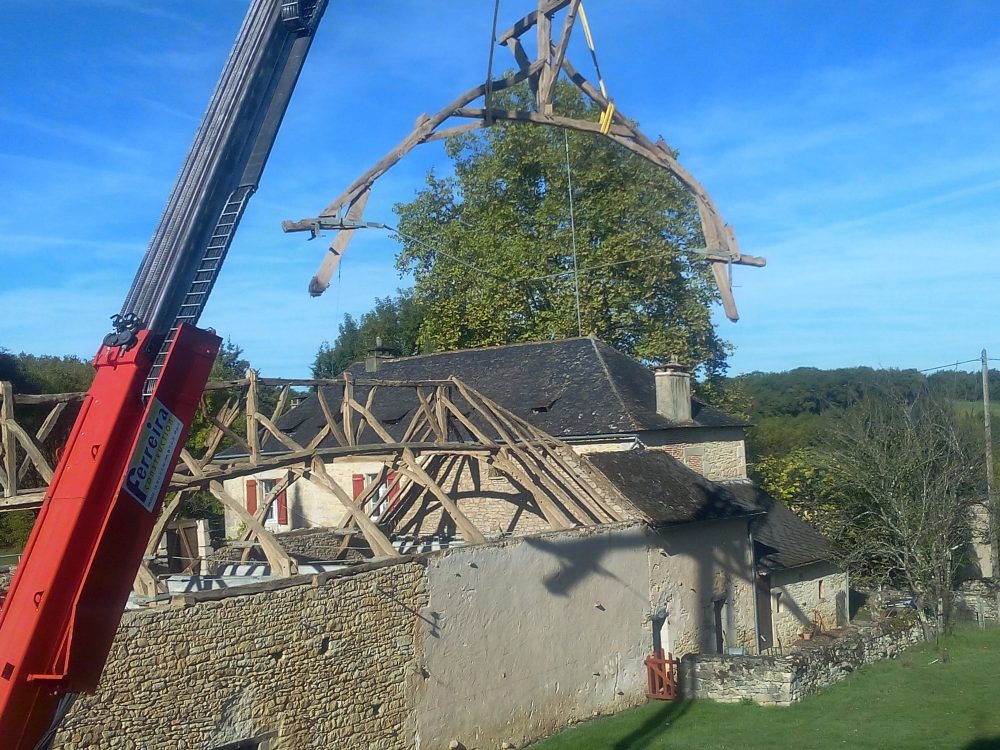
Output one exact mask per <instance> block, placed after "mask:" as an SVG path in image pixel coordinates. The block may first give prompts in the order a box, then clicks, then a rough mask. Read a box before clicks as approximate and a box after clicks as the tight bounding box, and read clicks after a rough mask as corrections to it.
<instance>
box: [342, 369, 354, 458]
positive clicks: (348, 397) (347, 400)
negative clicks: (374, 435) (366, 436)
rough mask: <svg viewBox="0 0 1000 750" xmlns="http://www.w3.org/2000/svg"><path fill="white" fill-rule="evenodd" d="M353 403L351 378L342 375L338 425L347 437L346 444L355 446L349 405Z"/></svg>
mask: <svg viewBox="0 0 1000 750" xmlns="http://www.w3.org/2000/svg"><path fill="white" fill-rule="evenodd" d="M353 401H354V384H353V383H352V382H351V376H350V375H349V374H348V373H346V372H345V373H344V395H343V397H342V398H341V400H340V424H341V425H342V426H343V428H344V435H346V436H347V444H348V445H355V442H354V428H353V427H352V424H353V422H352V421H351V403H352V402H353Z"/></svg>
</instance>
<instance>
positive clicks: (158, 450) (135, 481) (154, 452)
mask: <svg viewBox="0 0 1000 750" xmlns="http://www.w3.org/2000/svg"><path fill="white" fill-rule="evenodd" d="M183 431H184V423H183V422H181V420H179V419H178V418H177V417H175V416H174V415H173V414H172V413H171V411H170V410H169V409H168V408H167V407H166V406H164V405H163V404H161V403H160V402H159V401H158V400H157V399H155V398H154V399H152V400H151V401H150V404H149V410H148V411H147V412H146V424H144V425H143V426H142V431H141V432H140V433H139V442H138V444H137V445H136V448H135V453H133V454H132V460H130V461H129V463H128V472H127V473H126V474H125V491H126V492H128V494H130V495H131V496H132V497H134V498H135V499H136V500H138V501H139V504H140V505H141V506H142V507H143V508H145V509H146V510H148V511H150V512H152V510H153V506H154V505H155V504H156V499H157V498H158V497H159V496H160V489H161V488H162V487H163V482H164V481H165V480H166V478H167V472H168V471H169V470H170V464H171V459H172V458H173V457H174V450H175V449H176V448H177V444H178V443H179V442H180V440H181V433H182V432H183Z"/></svg>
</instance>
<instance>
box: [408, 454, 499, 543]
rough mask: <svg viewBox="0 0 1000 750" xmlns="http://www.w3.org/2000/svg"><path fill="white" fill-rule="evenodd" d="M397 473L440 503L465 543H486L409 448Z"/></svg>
mask: <svg viewBox="0 0 1000 750" xmlns="http://www.w3.org/2000/svg"><path fill="white" fill-rule="evenodd" d="M399 471H400V472H401V473H403V474H407V475H408V476H410V477H411V478H412V479H413V481H415V482H416V483H417V484H421V485H423V486H424V487H426V488H427V489H428V490H429V491H430V493H431V494H432V495H434V497H435V498H437V501H438V502H439V503H441V507H443V508H444V509H445V511H447V513H448V515H450V516H451V517H452V519H454V521H455V526H457V527H458V530H459V531H460V532H462V538H463V539H465V541H466V542H467V543H469V544H483V543H484V542H485V541H486V537H484V536H483V534H482V532H481V531H480V530H479V529H477V528H476V525H475V524H474V523H472V521H470V520H469V517H468V516H466V515H465V513H463V512H462V511H461V510H459V508H458V504H457V503H456V502H455V501H454V500H452V499H451V498H450V497H448V495H447V494H446V493H445V491H444V490H442V489H441V487H440V486H438V484H437V482H435V481H434V479H432V478H431V476H430V474H428V473H427V472H426V471H424V468H423V467H422V466H421V465H420V464H419V463H417V460H416V457H415V456H414V455H413V451H411V450H410V449H409V448H406V449H404V450H403V463H402V464H400V467H399Z"/></svg>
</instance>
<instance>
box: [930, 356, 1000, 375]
mask: <svg viewBox="0 0 1000 750" xmlns="http://www.w3.org/2000/svg"><path fill="white" fill-rule="evenodd" d="M981 361H982V358H981V357H976V358H975V359H967V360H965V361H964V362H949V363H948V364H946V365H939V366H938V367H928V368H927V369H926V370H917V372H933V371H934V370H947V369H949V368H952V367H958V366H959V365H967V364H969V363H970V362H981ZM994 361H995V360H994Z"/></svg>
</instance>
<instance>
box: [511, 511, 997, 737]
mask: <svg viewBox="0 0 1000 750" xmlns="http://www.w3.org/2000/svg"><path fill="white" fill-rule="evenodd" d="M522 541H523V543H524V544H526V545H528V546H530V547H533V548H535V549H537V550H540V551H542V552H544V553H546V554H549V555H551V556H553V557H554V558H556V559H557V560H558V562H559V570H558V571H556V572H555V573H550V574H548V575H546V576H545V578H544V579H543V580H542V583H543V585H544V586H545V588H546V590H547V591H549V592H550V593H552V594H553V595H555V596H560V597H568V596H570V594H571V592H572V591H573V589H574V588H576V587H577V586H578V585H580V584H581V583H583V582H584V581H586V580H587V579H588V578H590V577H592V576H600V577H604V578H610V579H611V580H613V581H618V582H620V583H622V584H623V585H626V584H625V582H624V581H621V579H620V578H619V577H618V576H616V575H615V573H613V572H612V571H611V570H609V569H608V568H607V567H606V566H605V565H603V564H602V560H603V558H605V557H606V556H607V555H609V554H610V553H612V552H613V551H615V550H622V549H633V548H637V547H642V548H649V547H659V548H660V549H662V550H663V553H665V554H666V555H668V556H669V555H677V554H682V555H683V554H689V552H690V551H689V550H688V549H687V548H686V547H685V546H684V545H680V546H678V543H677V542H676V541H675V540H671V539H669V538H667V537H663V536H661V535H657V534H654V533H651V532H650V531H649V530H644V531H643V533H626V534H602V533H595V534H593V535H591V536H587V537H583V538H576V539H560V540H556V539H553V538H551V537H530V536H528V537H523V538H522ZM716 569H717V570H719V571H720V572H722V573H723V574H724V575H725V577H726V578H727V579H728V580H729V581H736V580H741V581H743V582H745V583H748V584H751V585H752V584H753V582H752V581H751V580H749V579H748V577H747V571H746V570H742V569H740V568H739V567H738V566H734V565H733V564H732V561H731V560H730V559H728V556H727V555H726V553H725V552H724V551H723V550H721V549H713V550H712V553H711V559H710V562H709V564H704V563H703V564H702V565H700V566H699V570H698V574H697V586H698V588H699V589H700V591H701V592H703V594H702V595H703V596H708V597H709V598H711V597H712V596H714V595H716V594H719V593H722V592H715V591H713V588H714V581H713V579H714V571H715V570H716ZM635 593H636V594H637V595H638V596H640V598H646V597H647V596H648V592H645V593H640V592H635ZM727 593H728V592H727ZM727 598H728V597H727ZM786 606H788V608H789V612H790V614H792V615H793V616H794V617H795V618H796V619H797V620H799V622H801V623H802V624H808V623H810V622H811V621H812V620H811V618H810V617H809V615H808V614H806V613H805V612H804V611H802V609H801V608H800V607H799V606H798V605H797V604H796V603H795V602H794V601H788V602H787V604H786ZM710 614H711V613H710V612H708V611H706V612H705V613H703V618H704V621H703V622H700V623H699V624H698V632H699V649H700V650H701V651H703V652H708V653H712V652H715V651H717V650H718V649H717V644H716V643H715V642H714V640H715V636H714V631H713V629H712V623H711V622H709V621H708V619H707V618H708V617H709V615H710ZM998 750H1000V748H998Z"/></svg>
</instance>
